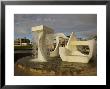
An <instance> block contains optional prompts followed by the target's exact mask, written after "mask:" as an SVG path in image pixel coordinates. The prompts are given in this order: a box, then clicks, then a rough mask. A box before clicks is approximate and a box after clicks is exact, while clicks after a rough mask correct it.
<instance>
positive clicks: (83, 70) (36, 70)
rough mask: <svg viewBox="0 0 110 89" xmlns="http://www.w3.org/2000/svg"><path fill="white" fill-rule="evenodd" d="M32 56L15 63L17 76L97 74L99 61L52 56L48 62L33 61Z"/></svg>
mask: <svg viewBox="0 0 110 89" xmlns="http://www.w3.org/2000/svg"><path fill="white" fill-rule="evenodd" d="M31 59H33V58H32V57H24V58H22V59H20V60H18V61H17V62H16V63H15V68H14V75H15V76H96V75H97V68H96V67H97V65H96V64H97V63H96V61H93V60H91V61H90V62H89V63H88V64H84V63H73V62H63V61H61V59H60V58H51V60H48V62H33V61H31Z"/></svg>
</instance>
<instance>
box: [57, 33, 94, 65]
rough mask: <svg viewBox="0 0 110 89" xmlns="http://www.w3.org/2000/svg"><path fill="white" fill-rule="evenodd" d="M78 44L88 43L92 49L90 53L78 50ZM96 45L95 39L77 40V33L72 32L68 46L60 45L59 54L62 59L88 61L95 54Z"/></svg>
mask: <svg viewBox="0 0 110 89" xmlns="http://www.w3.org/2000/svg"><path fill="white" fill-rule="evenodd" d="M76 45H88V47H89V49H90V52H89V54H88V55H85V54H83V53H81V52H80V51H78V50H77V48H76ZM94 46H95V40H94V39H92V40H88V41H77V39H76V37H75V35H74V34H73V33H72V35H71V37H70V39H69V41H68V43H67V46H66V47H59V54H60V57H61V59H62V61H67V62H80V63H88V62H89V60H90V59H91V58H92V56H93V51H94Z"/></svg>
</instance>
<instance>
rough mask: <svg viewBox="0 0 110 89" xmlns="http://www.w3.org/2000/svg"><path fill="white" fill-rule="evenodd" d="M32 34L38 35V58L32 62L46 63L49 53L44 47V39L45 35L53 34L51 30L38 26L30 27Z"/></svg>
mask: <svg viewBox="0 0 110 89" xmlns="http://www.w3.org/2000/svg"><path fill="white" fill-rule="evenodd" d="M32 32H36V35H38V58H35V59H33V60H32V61H36V62H47V60H48V59H49V53H48V50H47V47H46V39H45V38H46V34H51V33H53V30H52V29H51V28H48V27H46V26H43V25H40V26H35V27H32ZM36 41H37V40H36Z"/></svg>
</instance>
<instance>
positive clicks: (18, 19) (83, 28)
mask: <svg viewBox="0 0 110 89" xmlns="http://www.w3.org/2000/svg"><path fill="white" fill-rule="evenodd" d="M41 24H42V25H46V26H49V27H50V28H52V29H53V30H54V31H55V33H59V32H60V33H64V34H65V35H70V34H71V32H76V34H77V35H78V37H88V36H90V35H94V34H97V15H96V14H15V15H14V37H15V39H16V38H18V37H26V38H29V39H32V32H31V28H32V27H33V26H37V25H41Z"/></svg>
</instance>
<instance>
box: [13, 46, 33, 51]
mask: <svg viewBox="0 0 110 89" xmlns="http://www.w3.org/2000/svg"><path fill="white" fill-rule="evenodd" d="M32 47H33V46H30V45H28V46H14V49H15V50H17V49H19V50H22V49H32Z"/></svg>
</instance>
